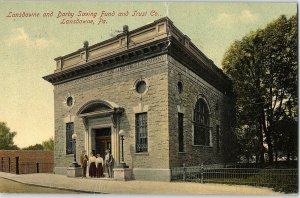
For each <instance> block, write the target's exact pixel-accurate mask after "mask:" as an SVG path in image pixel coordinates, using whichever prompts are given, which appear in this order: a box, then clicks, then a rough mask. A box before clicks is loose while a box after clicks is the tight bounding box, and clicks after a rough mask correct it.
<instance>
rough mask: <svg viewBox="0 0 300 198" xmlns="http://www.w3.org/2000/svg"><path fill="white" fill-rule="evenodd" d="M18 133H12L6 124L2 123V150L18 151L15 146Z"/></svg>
mask: <svg viewBox="0 0 300 198" xmlns="http://www.w3.org/2000/svg"><path fill="white" fill-rule="evenodd" d="M16 135H17V133H16V132H13V131H10V129H9V128H8V127H7V125H6V123H5V122H0V150H18V149H19V148H18V146H17V145H15V144H14V141H13V140H14V137H15V136H16Z"/></svg>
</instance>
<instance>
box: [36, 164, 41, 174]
mask: <svg viewBox="0 0 300 198" xmlns="http://www.w3.org/2000/svg"><path fill="white" fill-rule="evenodd" d="M36 173H40V164H39V163H38V162H37V163H36Z"/></svg>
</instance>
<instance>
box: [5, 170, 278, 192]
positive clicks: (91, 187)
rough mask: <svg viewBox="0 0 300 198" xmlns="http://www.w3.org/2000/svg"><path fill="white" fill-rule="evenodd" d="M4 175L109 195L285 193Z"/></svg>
mask: <svg viewBox="0 0 300 198" xmlns="http://www.w3.org/2000/svg"><path fill="white" fill-rule="evenodd" d="M0 177H3V178H6V179H10V180H13V181H17V182H20V183H25V184H31V185H37V186H44V187H51V188H58V189H65V190H75V191H81V192H90V193H109V194H169V195H170V194H185V195H211V194H213V195H282V194H280V193H278V192H274V191H272V190H271V189H269V188H262V187H251V186H244V185H223V184H199V183H189V182H154V181H136V180H133V181H126V182H124V181H115V180H111V179H105V178H103V179H90V178H89V179H87V178H69V177H67V176H64V175H55V174H43V173H40V174H24V175H15V174H10V173H3V172H0Z"/></svg>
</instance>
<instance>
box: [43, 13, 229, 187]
mask: <svg viewBox="0 0 300 198" xmlns="http://www.w3.org/2000/svg"><path fill="white" fill-rule="evenodd" d="M123 29H124V32H123V33H121V34H119V35H117V36H116V37H114V38H111V39H109V40H106V41H103V42H100V43H97V44H95V45H92V46H88V43H87V42H85V43H84V47H83V48H82V49H79V50H77V51H75V52H73V53H71V54H68V55H65V56H62V57H58V58H56V59H55V61H56V70H55V71H54V73H53V74H50V75H48V76H45V77H44V79H45V80H47V81H49V82H50V83H52V84H53V85H54V110H55V115H54V116H55V151H54V153H55V154H54V160H55V173H57V174H66V168H67V166H68V165H69V163H71V162H72V159H73V154H72V153H73V150H72V143H71V136H72V134H73V133H76V134H77V145H76V152H77V153H81V151H82V150H87V152H88V153H90V151H91V150H93V149H94V150H96V152H97V153H100V154H101V155H102V156H103V155H104V151H105V149H107V148H109V149H110V150H111V153H112V155H113V156H114V159H115V162H116V163H115V165H118V163H119V162H120V153H121V148H120V138H119V133H118V132H119V131H120V130H121V129H123V130H124V131H125V133H126V135H125V137H124V138H125V140H124V157H125V162H126V163H127V165H129V167H130V168H132V169H133V176H134V178H135V179H148V180H167V181H169V180H170V168H172V167H178V166H182V164H183V163H185V164H186V165H187V166H190V165H199V164H200V163H206V164H207V163H221V162H222V160H223V156H222V152H221V149H222V141H221V139H222V137H223V135H224V134H225V132H226V131H228V130H230V123H231V120H230V119H231V117H230V113H231V112H230V111H231V110H230V109H231V104H232V99H231V97H232V90H231V89H232V88H231V82H230V80H229V79H228V78H227V77H226V75H225V74H224V73H223V72H222V70H221V69H219V68H218V67H216V66H215V65H214V63H213V62H212V61H211V60H210V59H208V58H207V57H206V56H205V55H204V54H203V53H202V52H201V51H200V50H199V49H197V47H196V46H195V45H194V44H193V43H192V42H191V40H190V39H189V38H188V37H187V36H186V35H184V34H183V33H182V32H181V31H179V30H178V29H177V28H176V27H175V26H174V25H173V23H172V21H171V20H170V19H169V18H162V19H159V20H156V21H155V22H153V23H151V24H148V25H145V26H142V27H140V28H138V29H135V30H132V31H128V27H127V26H124V27H123ZM77 158H79V156H77Z"/></svg>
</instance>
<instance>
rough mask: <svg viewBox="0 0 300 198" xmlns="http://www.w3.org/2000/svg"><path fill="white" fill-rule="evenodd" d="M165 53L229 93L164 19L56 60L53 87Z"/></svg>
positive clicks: (228, 87)
mask: <svg viewBox="0 0 300 198" xmlns="http://www.w3.org/2000/svg"><path fill="white" fill-rule="evenodd" d="M162 54H168V55H170V56H172V57H173V58H174V59H175V60H177V61H178V62H180V63H181V64H182V65H184V66H185V67H187V68H189V69H190V70H191V71H193V72H194V73H195V74H197V75H198V76H200V77H201V78H202V79H204V80H205V81H207V82H208V83H210V84H211V85H212V86H214V87H215V88H216V89H218V90H219V91H221V92H222V93H224V94H226V95H228V94H231V92H232V91H231V90H232V85H231V81H230V79H229V78H228V77H227V76H226V75H225V74H224V73H223V71H222V70H221V69H219V68H218V67H217V66H216V65H215V64H214V63H213V62H212V61H211V60H210V59H209V58H208V57H207V56H205V54H203V53H202V52H201V51H200V50H199V49H198V48H197V47H196V46H195V45H194V44H193V43H192V42H191V40H190V38H189V37H187V36H186V35H184V34H183V33H182V32H181V31H180V30H179V29H178V28H177V27H175V26H174V25H173V22H172V21H171V20H170V19H169V18H167V17H165V18H161V19H159V20H156V21H154V22H153V23H151V24H147V25H145V26H142V27H140V28H137V29H135V30H132V31H130V32H123V33H121V34H119V35H117V36H116V37H114V38H111V39H108V40H105V41H103V42H100V43H97V44H95V45H92V46H85V47H84V48H81V49H79V50H77V51H75V52H73V53H70V54H67V55H65V56H62V57H57V58H56V59H55V60H56V62H57V68H56V70H55V72H54V73H53V74H50V75H47V76H44V77H43V78H44V79H45V80H47V81H48V82H50V83H52V84H53V85H58V84H61V83H64V82H68V81H71V80H74V79H78V78H82V77H85V76H89V75H92V74H96V73H100V72H103V71H107V70H111V69H114V68H117V67H122V66H124V65H127V64H131V63H135V62H138V61H142V60H145V59H149V58H152V57H156V56H160V55H162Z"/></svg>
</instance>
